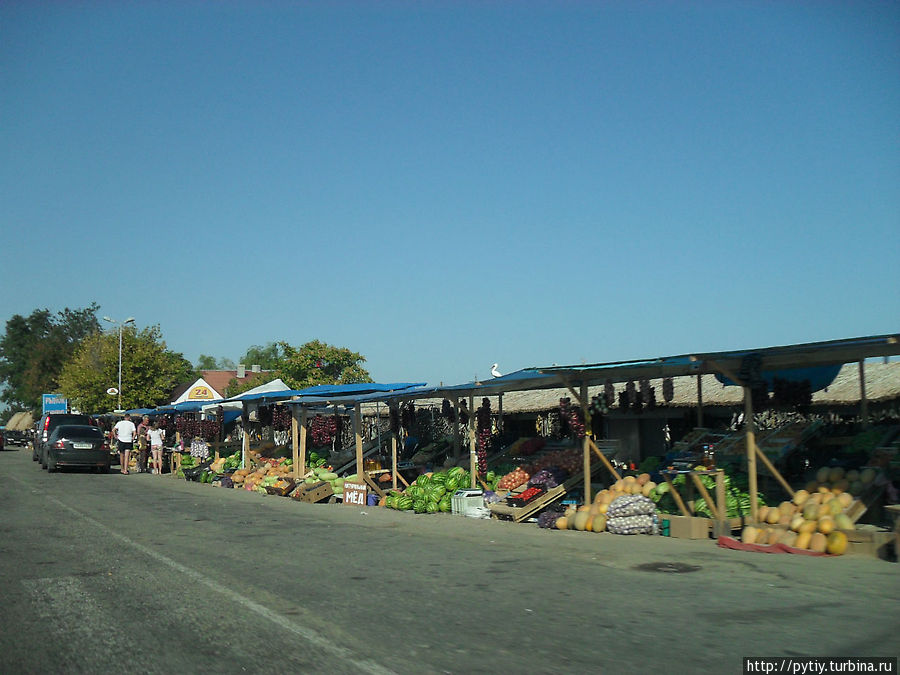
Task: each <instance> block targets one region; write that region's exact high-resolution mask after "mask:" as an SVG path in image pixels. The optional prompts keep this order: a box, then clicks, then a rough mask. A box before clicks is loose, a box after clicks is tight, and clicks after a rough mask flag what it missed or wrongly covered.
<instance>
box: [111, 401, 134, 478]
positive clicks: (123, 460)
mask: <svg viewBox="0 0 900 675" xmlns="http://www.w3.org/2000/svg"><path fill="white" fill-rule="evenodd" d="M136 433H137V429H136V428H135V426H134V422H132V421H131V415H129V414H128V413H125V418H124V419H121V420H119V421H118V422H116V426H114V427H113V435H114V436H115V437H116V444H117V445H118V447H119V463H120V464H121V469H120V470H121V472H122V473H123V474H124V475H126V476H127V475H128V462H129V460H130V459H131V448H132V447H133V446H134V435H135V434H136Z"/></svg>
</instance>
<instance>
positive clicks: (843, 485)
mask: <svg viewBox="0 0 900 675" xmlns="http://www.w3.org/2000/svg"><path fill="white" fill-rule="evenodd" d="M849 489H850V481H849V480H847V479H846V478H841V479H840V480H839V481H838V482H836V483H835V484H834V485H832V486H831V491H832V492H833V493H834V494H836V495H839V494H841V493H842V492H846V491H847V490H849Z"/></svg>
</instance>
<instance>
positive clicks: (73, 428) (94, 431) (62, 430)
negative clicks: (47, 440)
mask: <svg viewBox="0 0 900 675" xmlns="http://www.w3.org/2000/svg"><path fill="white" fill-rule="evenodd" d="M53 433H54V435H55V436H56V437H57V438H65V437H66V436H77V437H78V438H103V432H102V431H100V429H98V428H97V427H91V426H85V425H74V424H64V425H63V426H61V427H58V428H57V429H56V431H54V432H53Z"/></svg>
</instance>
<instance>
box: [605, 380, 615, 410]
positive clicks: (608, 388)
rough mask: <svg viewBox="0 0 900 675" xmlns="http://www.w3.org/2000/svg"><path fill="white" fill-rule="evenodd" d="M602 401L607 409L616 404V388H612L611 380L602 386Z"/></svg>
mask: <svg viewBox="0 0 900 675" xmlns="http://www.w3.org/2000/svg"><path fill="white" fill-rule="evenodd" d="M603 399H604V402H605V403H606V407H607V408H612V407H613V404H614V403H615V402H616V388H615V386H613V383H612V380H607V381H606V383H605V384H604V385H603Z"/></svg>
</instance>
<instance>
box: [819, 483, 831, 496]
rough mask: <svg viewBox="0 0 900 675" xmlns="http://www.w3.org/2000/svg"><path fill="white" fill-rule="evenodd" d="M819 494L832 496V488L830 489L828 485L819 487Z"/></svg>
mask: <svg viewBox="0 0 900 675" xmlns="http://www.w3.org/2000/svg"><path fill="white" fill-rule="evenodd" d="M817 492H819V493H820V494H822V495H830V494H831V488H830V487H829V486H828V485H827V484H826V485H820V486H819V489H818V490H817Z"/></svg>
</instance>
